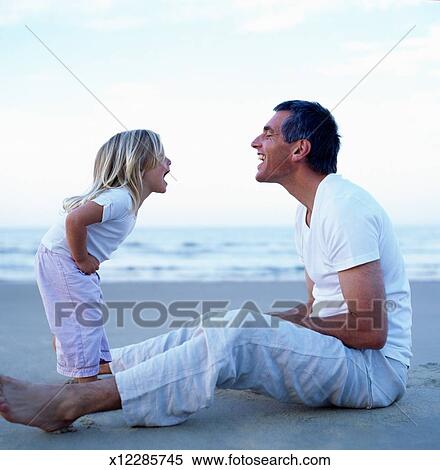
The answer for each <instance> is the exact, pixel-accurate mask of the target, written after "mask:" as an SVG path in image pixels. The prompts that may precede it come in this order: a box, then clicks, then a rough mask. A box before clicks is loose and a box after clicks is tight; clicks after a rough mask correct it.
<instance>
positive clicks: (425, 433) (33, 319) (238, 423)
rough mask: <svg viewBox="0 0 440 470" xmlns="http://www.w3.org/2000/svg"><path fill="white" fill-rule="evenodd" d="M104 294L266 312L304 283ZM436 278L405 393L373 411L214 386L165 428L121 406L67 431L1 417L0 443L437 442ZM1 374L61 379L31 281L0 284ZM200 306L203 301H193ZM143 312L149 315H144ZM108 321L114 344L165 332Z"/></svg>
mask: <svg viewBox="0 0 440 470" xmlns="http://www.w3.org/2000/svg"><path fill="white" fill-rule="evenodd" d="M103 291H104V295H105V299H106V301H152V300H155V301H161V302H163V303H165V304H169V303H170V302H172V301H175V300H199V301H202V300H227V301H229V302H230V307H229V308H238V307H241V306H243V304H244V303H245V302H246V301H253V302H255V304H256V305H258V307H259V308H261V309H262V310H263V311H267V310H269V307H270V306H271V305H272V303H273V301H274V300H288V299H290V300H293V299H297V300H301V299H304V298H305V289H304V286H303V284H302V283H293V282H282V283H273V282H241V283H236V282H234V283H228V282H222V283H184V282H182V283H171V282H166V283H165V282H164V283H147V282H133V283H115V284H105V283H104V284H103ZM439 292H440V282H421V281H420V282H413V283H412V298H413V309H414V318H413V352H414V357H413V361H412V367H411V369H410V381H409V386H408V390H407V393H406V395H405V396H404V397H403V398H402V400H400V402H399V403H398V404H397V405H396V404H395V405H393V406H391V407H389V408H386V409H376V410H346V409H344V410H340V409H335V408H326V409H311V408H307V407H305V406H299V405H298V406H297V405H287V404H283V403H278V402H276V401H274V400H272V399H270V398H267V397H264V396H261V395H257V394H254V393H251V392H246V391H243V392H239V391H223V390H222V391H218V392H217V396H216V401H215V402H214V404H213V406H211V407H210V408H208V409H204V410H202V411H200V412H199V413H197V414H195V415H193V416H192V417H191V418H190V419H189V420H188V421H187V422H186V423H184V424H182V425H179V426H175V427H169V428H129V427H127V426H126V425H125V422H124V420H123V416H122V412H121V411H117V412H110V413H99V414H94V415H88V416H86V417H83V418H81V419H80V420H78V421H77V422H76V423H75V425H74V431H73V432H67V433H62V434H47V433H44V432H42V431H39V430H38V429H34V428H27V427H25V426H17V425H12V424H9V423H7V422H6V421H4V420H0V449H317V448H322V449H440V424H439V423H440V343H439V341H438V331H439V328H440V315H439V306H438V305H439V302H438V301H439V294H438V293H439ZM0 298H1V299H2V302H1V306H2V309H1V314H0V315H1V325H2V326H1V330H0V357H1V365H0V371H1V373H4V374H7V375H12V376H16V377H18V378H21V379H26V380H29V381H33V382H41V383H43V382H46V383H48V382H53V383H62V382H63V377H61V376H60V375H58V374H57V373H56V371H55V355H54V353H53V351H52V349H51V336H50V333H49V329H48V326H47V322H46V318H45V315H44V311H43V306H42V303H41V300H40V297H39V293H38V290H37V287H36V284H35V283H9V282H3V283H0ZM199 309H200V306H199ZM143 317H144V318H147V315H143ZM123 323H124V325H123V327H118V326H117V322H116V312H115V311H114V310H110V317H109V321H108V323H107V325H106V329H107V333H108V336H109V339H110V344H111V345H112V346H114V347H117V346H122V345H125V344H128V343H134V342H138V341H142V340H143V339H146V338H148V337H151V336H155V335H158V334H161V333H163V332H165V331H167V325H166V324H165V325H164V326H162V327H160V328H145V327H140V326H138V325H136V324H135V323H134V322H133V319H132V318H130V316H129V315H127V314H125V316H124V317H123Z"/></svg>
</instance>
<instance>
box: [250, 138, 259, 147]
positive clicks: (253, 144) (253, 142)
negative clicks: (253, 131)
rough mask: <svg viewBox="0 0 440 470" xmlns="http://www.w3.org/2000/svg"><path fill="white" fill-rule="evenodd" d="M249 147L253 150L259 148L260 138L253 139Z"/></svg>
mask: <svg viewBox="0 0 440 470" xmlns="http://www.w3.org/2000/svg"><path fill="white" fill-rule="evenodd" d="M251 147H253V148H254V149H256V148H258V147H261V144H260V136H258V137H255V139H254V140H253V141H252V142H251Z"/></svg>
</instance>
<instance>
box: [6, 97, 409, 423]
mask: <svg viewBox="0 0 440 470" xmlns="http://www.w3.org/2000/svg"><path fill="white" fill-rule="evenodd" d="M252 147H253V148H255V149H256V150H257V152H258V155H259V157H260V159H261V160H262V162H261V163H260V165H259V166H258V173H257V176H256V179H257V180H258V181H260V182H274V183H279V184H281V185H282V186H283V187H285V188H286V189H287V191H288V192H289V193H290V194H291V195H292V196H293V197H295V198H296V199H297V200H298V201H299V202H300V203H301V204H300V205H299V209H298V211H297V219H296V242H297V248H298V252H299V254H300V256H301V257H302V259H303V261H304V264H305V277H306V284H307V288H308V301H307V305H306V306H302V307H301V306H299V307H298V308H294V309H292V310H289V311H287V312H284V313H282V314H281V315H280V316H281V318H282V319H281V320H279V321H278V325H277V326H276V327H272V326H271V327H266V328H258V327H252V328H233V327H231V326H230V325H231V323H233V322H234V319H236V317H237V316H238V315H239V314H240V311H237V310H233V311H230V312H228V313H227V315H226V317H225V320H227V321H229V326H225V327H224V328H208V327H204V326H203V325H200V324H197V323H193V324H191V325H187V327H185V328H181V329H179V330H174V331H171V332H170V333H168V334H165V335H162V336H159V337H156V338H152V339H149V340H147V341H145V342H143V343H140V344H137V345H131V346H127V347H125V348H119V349H116V350H113V351H112V357H113V359H114V361H113V363H112V365H111V369H112V372H113V374H115V375H114V377H112V378H109V379H105V380H99V381H97V382H93V383H85V384H69V385H64V386H62V387H60V386H59V385H35V384H28V383H25V382H21V381H18V380H15V379H12V378H8V377H1V378H0V413H1V414H2V415H3V417H4V418H5V419H7V420H9V421H12V422H16V423H22V424H27V425H31V426H36V427H40V428H42V429H44V430H47V431H53V430H56V429H60V428H62V427H65V426H66V425H68V424H70V423H72V422H73V421H74V420H75V419H77V418H78V417H80V416H82V415H84V414H87V413H93V412H97V411H105V410H114V409H119V408H122V409H123V412H124V416H125V418H126V420H127V422H128V424H130V425H144V426H167V425H173V424H178V423H181V422H183V421H185V420H186V419H187V418H188V417H189V416H190V415H191V414H192V413H194V412H196V411H197V410H199V409H201V408H204V407H207V406H209V405H210V404H211V403H212V400H213V398H214V391H215V388H216V387H220V388H235V389H251V390H255V391H258V392H261V393H265V394H267V395H269V396H271V397H274V398H276V399H278V400H283V401H286V402H296V403H297V402H300V403H305V404H308V405H310V406H328V405H335V406H340V407H353V408H372V407H382V406H388V405H389V404H391V403H393V402H394V401H395V400H397V399H399V398H400V397H401V396H402V395H403V393H404V391H405V387H406V380H407V369H408V366H409V360H410V357H411V335H410V328H411V304H410V291H409V284H408V281H407V279H406V276H405V271H404V264H403V260H402V256H401V254H400V251H399V246H398V242H397V240H396V237H395V235H394V232H393V229H392V226H391V223H390V221H389V219H388V217H387V215H386V214H385V212H384V210H383V209H382V208H381V207H380V206H379V205H378V204H377V202H376V201H375V200H374V199H373V198H372V197H371V196H370V195H369V194H368V193H367V192H366V191H364V190H362V189H361V188H359V187H358V186H356V185H354V184H352V183H350V182H349V181H346V180H344V179H342V178H341V177H340V176H338V175H335V172H336V163H337V154H338V150H339V136H338V132H337V126H336V123H335V121H334V119H333V116H332V115H331V114H330V112H329V111H328V110H326V109H324V108H323V107H322V106H320V105H319V104H318V103H311V102H306V101H287V102H284V103H281V104H280V105H278V106H277V107H276V108H275V115H274V116H273V117H272V119H270V121H269V122H268V123H267V124H266V125H265V126H264V129H263V132H262V133H261V134H260V135H259V136H258V137H256V138H255V140H254V141H253V142H252ZM264 316H265V317H266V318H272V317H270V316H269V315H264Z"/></svg>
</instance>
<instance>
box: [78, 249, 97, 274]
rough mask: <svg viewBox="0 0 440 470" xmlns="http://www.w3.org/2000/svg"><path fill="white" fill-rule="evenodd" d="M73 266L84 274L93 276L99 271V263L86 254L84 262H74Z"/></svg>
mask: <svg viewBox="0 0 440 470" xmlns="http://www.w3.org/2000/svg"><path fill="white" fill-rule="evenodd" d="M75 264H76V265H77V266H78V269H79V270H80V271H82V272H83V273H84V274H93V273H95V272H96V271H98V269H99V261H98V260H97V259H96V258H95V257H94V256H92V255H90V254H88V253H87V257H86V258H85V259H84V260H75Z"/></svg>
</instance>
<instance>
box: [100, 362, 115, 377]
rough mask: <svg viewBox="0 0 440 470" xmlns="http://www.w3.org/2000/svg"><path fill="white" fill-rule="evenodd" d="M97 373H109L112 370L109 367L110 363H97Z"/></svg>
mask: <svg viewBox="0 0 440 470" xmlns="http://www.w3.org/2000/svg"><path fill="white" fill-rule="evenodd" d="M99 373H100V375H108V374H111V373H112V371H111V369H110V364H109V363H108V362H106V363H105V364H100V365H99Z"/></svg>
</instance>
